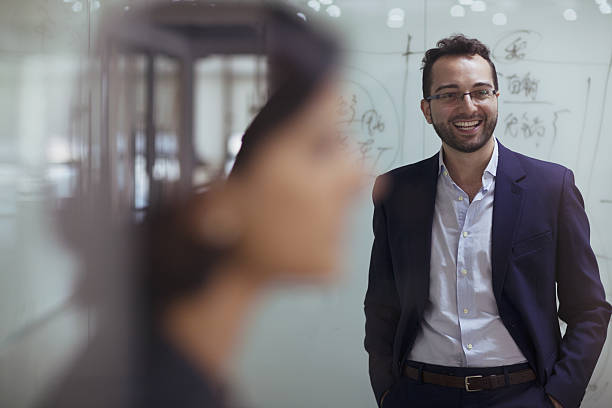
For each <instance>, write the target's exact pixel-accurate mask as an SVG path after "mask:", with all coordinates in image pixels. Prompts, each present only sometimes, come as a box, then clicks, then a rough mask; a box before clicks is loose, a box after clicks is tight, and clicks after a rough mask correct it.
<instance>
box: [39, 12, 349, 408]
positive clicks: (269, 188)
mask: <svg viewBox="0 0 612 408" xmlns="http://www.w3.org/2000/svg"><path fill="white" fill-rule="evenodd" d="M274 16H275V17H274V18H275V19H276V20H277V26H279V27H282V30H281V31H284V32H286V33H287V37H286V38H283V39H280V40H279V41H284V43H287V44H286V46H287V47H289V48H291V47H297V49H298V50H299V56H296V57H295V59H294V60H292V59H291V58H289V57H287V55H284V56H283V55H282V53H279V54H278V55H280V56H281V57H282V58H276V57H277V56H278V55H272V56H271V59H272V60H273V62H274V63H276V64H277V65H276V70H274V71H273V73H274V76H273V77H272V78H271V79H272V81H273V83H272V89H273V93H272V95H271V97H270V98H269V100H268V102H267V103H266V105H265V106H264V107H263V109H262V110H261V112H260V113H259V114H258V115H257V116H256V117H255V119H254V120H253V122H252V123H251V125H250V126H249V128H248V129H247V130H246V132H245V134H244V136H243V142H242V147H241V150H240V152H239V153H238V155H237V158H236V162H235V164H234V168H233V169H232V172H231V174H230V176H229V178H228V179H227V180H223V181H219V182H217V183H216V184H214V185H213V186H212V187H211V188H210V189H209V190H207V191H206V192H205V193H197V194H196V193H194V194H192V195H190V196H188V197H183V198H177V199H176V200H175V201H173V202H164V203H156V205H155V206H152V207H151V210H150V212H149V213H148V214H147V216H146V217H145V219H144V221H143V222H142V224H139V225H138V226H136V227H135V232H134V233H130V234H129V236H130V237H131V241H132V244H131V245H130V246H129V248H130V250H131V251H132V252H131V254H130V259H131V265H132V266H131V269H132V270H133V271H136V275H135V279H134V280H133V281H132V292H131V293H133V297H134V299H136V300H135V301H134V302H133V304H134V305H135V307H136V309H135V311H133V313H132V314H133V318H132V319H131V321H132V322H133V324H130V325H128V326H129V328H128V329H129V330H132V331H133V332H134V333H136V335H135V336H132V337H131V338H130V347H129V350H132V352H129V353H127V355H126V356H125V358H126V359H128V360H129V361H130V364H129V366H130V367H131V368H132V369H131V370H130V373H129V375H126V382H125V383H124V382H122V381H118V382H119V383H122V384H123V386H124V387H125V384H129V385H128V386H127V387H126V388H127V390H126V391H125V392H124V393H122V395H123V400H124V401H128V402H127V404H126V405H128V406H138V407H200V408H201V407H223V406H226V404H227V401H226V398H225V396H224V393H223V391H222V390H223V388H224V384H225V383H226V381H227V378H228V376H227V373H226V369H227V367H228V363H229V361H230V360H231V358H232V356H233V354H234V352H235V350H236V347H237V345H238V343H239V340H240V338H241V334H242V330H243V328H244V323H245V320H246V319H247V318H248V314H249V312H250V311H251V310H252V309H253V306H254V304H255V302H256V301H257V299H258V297H259V295H260V294H261V293H262V291H264V290H266V288H268V287H270V286H271V285H273V284H277V283H279V282H287V283H289V282H291V283H295V282H320V283H326V282H329V281H331V280H333V277H334V275H335V273H336V271H337V269H338V258H339V252H340V238H341V232H342V223H343V220H344V216H345V212H346V209H347V206H348V205H349V203H350V201H351V198H352V196H353V195H354V193H356V190H357V188H358V186H359V184H360V182H361V180H360V177H361V176H360V173H359V169H358V167H357V164H356V163H358V161H357V160H354V159H353V158H351V157H350V156H348V153H347V152H346V150H345V149H344V148H343V143H342V137H341V135H340V133H339V131H338V128H337V124H338V117H337V101H338V99H339V93H338V92H339V90H338V86H337V82H336V78H335V75H336V72H335V68H336V64H337V60H338V58H337V57H338V54H337V48H336V46H335V44H334V42H333V41H331V40H330V39H329V38H328V37H326V36H324V35H322V34H318V33H315V32H314V31H313V30H311V29H309V28H308V27H307V26H306V25H305V24H303V22H302V21H301V20H299V18H297V17H295V15H289V14H285V13H282V12H279V11H276V12H275V14H274ZM292 40H293V42H292ZM280 48H282V47H280ZM117 313H120V312H117ZM117 313H115V314H117ZM110 320H113V317H112V316H111V318H110ZM101 327H102V331H104V327H105V325H104V324H101ZM135 328H136V329H135ZM110 330H111V331H117V330H121V329H117V328H116V327H115V328H114V329H110ZM108 343H109V342H105V344H108ZM111 343H112V342H111ZM90 348H91V347H90ZM82 360H84V361H87V358H84V359H82ZM92 361H96V362H94V363H90V364H89V366H92V365H96V364H104V362H101V361H100V359H97V360H95V359H94V360H92ZM84 372H85V374H83V373H84ZM88 373H91V370H89V371H87V370H85V371H82V370H76V371H74V372H73V373H72V375H71V376H69V377H68V380H67V381H66V382H65V387H67V388H65V389H67V390H68V393H63V392H60V393H58V394H56V396H55V398H53V399H51V400H49V401H50V404H48V405H51V406H92V405H105V401H99V400H97V398H98V397H99V396H100V394H103V393H104V389H105V387H104V386H103V385H101V384H99V383H97V384H96V380H95V378H94V379H93V381H82V379H83V378H88V379H91V378H92V377H96V375H95V374H94V375H92V374H88ZM74 378H77V380H76V381H74V380H71V379H74ZM85 383H87V384H86V385H84V384H85ZM91 383H93V384H94V386H93V389H96V392H92V393H89V392H87V391H85V390H87V389H92V387H91ZM107 388H108V387H107ZM110 388H112V387H110ZM70 390H72V394H71V393H70ZM75 390H77V392H74V391H75ZM111 393H112V389H111V390H109V395H110V394H111ZM66 395H68V397H66ZM95 395H97V396H98V397H96V396H95ZM94 400H96V403H94ZM100 402H102V403H100ZM106 405H107V406H109V405H114V404H113V403H112V402H109V401H108V400H107V401H106Z"/></svg>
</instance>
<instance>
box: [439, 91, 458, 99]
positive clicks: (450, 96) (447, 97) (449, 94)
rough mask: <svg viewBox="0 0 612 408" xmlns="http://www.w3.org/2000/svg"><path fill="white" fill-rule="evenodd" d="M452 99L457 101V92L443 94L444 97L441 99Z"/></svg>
mask: <svg viewBox="0 0 612 408" xmlns="http://www.w3.org/2000/svg"><path fill="white" fill-rule="evenodd" d="M452 98H455V99H457V93H456V92H449V93H443V94H442V95H440V99H452Z"/></svg>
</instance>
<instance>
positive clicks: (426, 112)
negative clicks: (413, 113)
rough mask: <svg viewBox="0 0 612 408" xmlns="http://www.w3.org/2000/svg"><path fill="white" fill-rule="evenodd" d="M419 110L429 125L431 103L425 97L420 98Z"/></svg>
mask: <svg viewBox="0 0 612 408" xmlns="http://www.w3.org/2000/svg"><path fill="white" fill-rule="evenodd" d="M421 111H422V112H423V116H425V120H426V121H427V123H429V124H430V125H431V124H432V122H433V121H432V120H431V105H430V104H429V102H428V101H426V100H425V99H421Z"/></svg>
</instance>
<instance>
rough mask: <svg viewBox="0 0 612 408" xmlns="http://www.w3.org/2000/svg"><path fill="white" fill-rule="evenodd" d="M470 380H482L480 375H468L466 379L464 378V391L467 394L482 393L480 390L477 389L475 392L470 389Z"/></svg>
mask: <svg viewBox="0 0 612 408" xmlns="http://www.w3.org/2000/svg"><path fill="white" fill-rule="evenodd" d="M472 378H482V375H468V376H467V377H465V390H466V391H468V392H474V391H482V388H479V389H477V390H471V389H470V379H472Z"/></svg>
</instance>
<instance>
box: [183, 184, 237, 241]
mask: <svg viewBox="0 0 612 408" xmlns="http://www.w3.org/2000/svg"><path fill="white" fill-rule="evenodd" d="M236 199H237V195H236V192H235V191H233V188H231V187H230V186H229V185H228V184H227V183H226V184H223V185H218V186H214V187H212V188H211V189H210V190H209V191H207V192H206V193H205V194H204V196H203V197H201V198H199V199H198V200H196V202H195V203H194V206H193V213H194V216H193V217H194V219H193V221H194V224H193V225H195V226H196V234H197V235H198V236H199V237H201V238H202V239H203V240H204V241H205V242H206V243H207V244H209V245H211V246H213V247H216V248H228V247H231V246H234V245H236V244H237V242H238V240H239V239H240V237H241V236H242V233H243V222H242V218H243V217H242V214H241V212H240V207H239V205H238V202H237V201H236Z"/></svg>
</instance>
